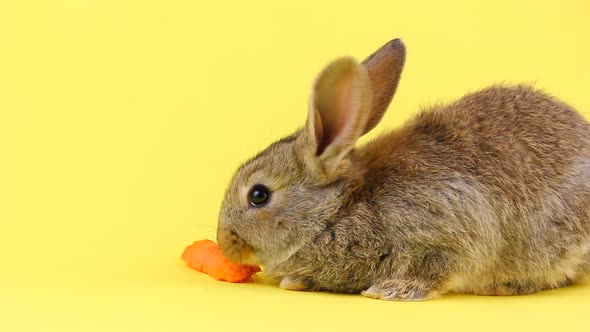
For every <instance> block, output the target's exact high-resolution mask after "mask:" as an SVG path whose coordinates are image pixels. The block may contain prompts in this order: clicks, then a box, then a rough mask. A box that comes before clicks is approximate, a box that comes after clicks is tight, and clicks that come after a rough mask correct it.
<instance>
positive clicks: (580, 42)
mask: <svg viewBox="0 0 590 332" xmlns="http://www.w3.org/2000/svg"><path fill="white" fill-rule="evenodd" d="M394 37H403V38H404V40H405V42H406V45H407V48H408V60H407V66H406V70H405V72H404V75H403V78H402V81H401V85H400V88H399V90H398V93H397V96H396V98H395V100H394V103H393V105H392V107H391V108H390V112H389V113H388V114H387V116H386V117H385V119H384V121H383V122H382V123H381V125H380V126H379V127H378V129H377V131H380V130H384V129H386V128H391V127H393V126H397V125H400V124H401V123H402V121H403V120H404V119H407V118H408V116H410V115H411V114H412V113H413V112H416V110H417V109H418V108H419V105H427V104H429V103H434V102H438V101H448V100H452V98H456V97H459V96H460V95H462V94H464V93H465V92H467V91H470V90H473V89H477V88H480V87H483V86H485V85H488V84H490V83H493V82H498V81H506V82H518V81H528V82H536V84H537V86H538V87H540V88H544V89H547V90H548V91H550V92H551V93H552V94H554V95H557V96H559V97H561V98H562V99H563V100H565V101H566V102H569V103H570V104H572V105H573V106H574V107H576V108H578V109H579V110H580V111H583V112H585V114H590V113H589V112H590V98H589V97H588V96H589V93H590V61H589V59H590V2H589V1H588V0H579V1H540V0H538V1H510V0H496V1H485V2H481V1H469V0H465V1H434V0H433V1H416V0H404V1H392V0H389V1H370V0H363V1H331V2H324V1H320V0H297V1H214V0H206V1H204V0H192V1H191V0H184V1H176V0H175V1H172V0H168V1H164V0H163V1H145V0H144V1H121V0H119V1H117V0H112V1H106V0H105V1H100V0H94V1H90V0H88V1H82V0H79V1H63V0H59V1H58V0H55V1H8V0H6V1H2V2H0V158H1V159H0V331H70V330H71V331H94V330H96V331H119V330H120V331H151V330H155V331H183V330H186V331H205V330H218V329H221V330H222V331H224V330H229V329H235V330H237V331H241V330H255V329H257V330H264V331H266V330H268V331H283V330H289V331H302V330H308V329H323V330H328V329H329V330H335V331H340V330H347V329H357V330H367V331H369V330H387V331H405V330H423V329H427V328H428V329H429V330H433V331H437V330H461V329H469V330H490V331H493V330H499V329H502V330H529V329H535V330H568V331H572V330H580V331H582V330H585V331H590V320H589V319H588V315H589V314H590V285H588V284H586V285H580V286H576V287H571V288H567V289H562V290H556V291H549V292H543V293H541V294H538V295H534V296H526V297H511V298H493V297H476V296H460V295H454V296H447V297H443V298H442V299H440V300H436V301H431V302H425V303H389V302H381V301H375V300H369V299H365V298H363V297H361V296H342V295H333V294H315V293H314V294H310V293H291V292H286V291H282V290H280V289H278V288H277V287H276V286H273V285H267V284H263V283H256V284H243V285H234V284H227V283H220V282H215V281H213V280H212V279H210V278H209V277H208V276H205V275H202V274H200V273H197V272H195V271H193V270H190V269H189V268H187V267H186V266H185V265H184V264H182V262H181V261H180V260H179V255H180V253H181V251H182V249H183V248H184V246H185V245H187V244H188V243H190V242H191V241H193V240H197V239H202V238H212V237H213V236H214V232H215V225H216V218H217V211H218V208H219V203H220V201H221V198H222V195H223V192H224V189H225V186H226V185H227V183H228V181H229V179H230V176H231V175H232V173H233V171H234V170H235V168H236V166H238V165H239V163H240V162H242V161H243V160H245V159H246V158H247V157H249V156H250V155H252V154H253V153H255V152H256V151H258V150H259V149H261V148H263V147H264V146H266V145H267V144H268V143H269V142H271V141H272V140H275V139H277V138H280V137H281V136H283V135H286V134H288V133H290V132H291V131H292V130H294V129H295V128H296V127H298V126H299V125H301V124H302V123H303V121H304V120H305V113H306V105H307V98H308V95H309V88H310V86H311V82H312V80H313V78H314V75H315V74H316V73H317V72H318V71H319V70H321V69H322V67H323V66H324V65H325V64H326V63H327V62H328V61H330V60H331V59H333V58H335V57H337V56H341V55H353V56H355V57H357V58H359V59H360V58H363V57H364V56H366V55H368V54H369V53H371V52H372V51H374V50H375V49H376V48H377V47H379V46H381V45H382V44H383V43H385V42H386V41H388V40H389V39H391V38H394ZM303 326H304V327H303Z"/></svg>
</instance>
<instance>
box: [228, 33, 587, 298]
mask: <svg viewBox="0 0 590 332" xmlns="http://www.w3.org/2000/svg"><path fill="white" fill-rule="evenodd" d="M404 60H405V47H404V44H403V43H402V42H401V40H399V39H395V40H392V41H390V42H389V43H387V44H386V45H384V46H383V47H382V48H381V49H379V50H378V51H377V52H375V53H374V54H373V55H371V56H370V57H369V58H368V59H366V60H365V61H364V62H363V63H362V64H359V63H357V62H356V61H355V60H353V59H352V58H341V59H339V60H336V61H334V62H333V63H331V64H330V65H329V66H328V67H327V68H326V69H325V70H324V71H323V72H322V73H321V74H320V75H319V77H318V78H317V80H316V82H315V85H314V87H313V91H312V96H311V103H310V108H309V116H308V119H307V123H306V126H305V128H303V129H301V130H298V131H296V132H295V133H294V134H293V135H291V136H289V137H286V138H284V139H282V140H280V141H278V142H276V143H274V144H272V145H271V146H270V147H268V148H267V149H266V150H264V151H263V152H262V153H260V154H259V155H257V156H256V157H254V158H253V159H251V160H250V161H248V162H247V163H245V164H244V165H243V166H242V167H241V168H240V169H239V170H238V171H237V173H236V174H235V176H234V178H233V180H232V182H231V184H230V186H229V188H228V190H227V193H226V197H225V200H224V202H223V204H222V208H221V212H220V218H219V228H218V242H219V244H220V245H221V247H222V248H223V250H224V252H225V254H226V255H227V256H228V257H229V258H231V259H233V260H235V261H237V262H241V263H255V264H262V265H264V266H265V273H266V274H268V275H269V276H271V277H274V278H277V279H280V280H281V282H280V286H281V287H282V288H285V289H289V290H325V291H334V292H344V293H358V292H361V293H362V294H363V295H365V296H368V297H372V298H379V299H385V300H424V299H429V298H432V297H435V296H437V295H439V294H444V293H448V292H455V293H469V294H481V295H514V294H529V293H534V292H537V291H540V290H543V289H550V288H556V287H562V286H564V285H567V284H569V283H571V282H575V281H577V280H580V279H581V278H582V277H584V275H585V274H588V272H589V271H590V125H589V123H588V122H586V121H585V120H584V118H583V117H582V116H581V115H579V114H578V113H576V112H575V111H574V110H573V109H572V108H571V107H569V106H568V105H566V104H564V103H562V102H560V101H558V100H556V99H554V98H552V97H550V96H548V95H545V94H543V93H541V92H538V91H535V90H533V89H532V88H530V87H527V86H514V87H506V86H493V87H490V88H487V89H485V90H481V91H479V92H476V93H472V94H469V95H467V96H465V97H463V98H461V99H460V100H458V101H456V102H454V103H452V104H449V105H446V106H436V107H432V108H430V109H428V110H425V111H422V112H420V113H419V114H418V115H417V116H415V117H414V118H413V119H412V120H410V121H409V122H408V123H406V124H405V125H404V126H402V127H401V128H399V129H396V130H393V131H391V132H389V133H387V134H385V135H382V136H380V137H378V138H376V139H375V140H373V141H371V142H369V143H367V144H366V145H364V146H362V147H360V148H358V149H355V148H354V146H355V143H356V141H357V140H358V138H359V137H360V136H362V135H363V134H365V133H367V132H368V131H370V130H371V129H373V127H375V126H376V125H377V123H378V122H379V121H380V119H381V118H382V116H383V114H384V112H385V111H386V109H387V107H388V105H389V103H390V101H391V99H392V97H393V94H394V92H395V90H396V88H397V85H398V82H399V79H400V75H401V72H402V68H403V65H404Z"/></svg>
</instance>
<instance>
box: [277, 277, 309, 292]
mask: <svg viewBox="0 0 590 332" xmlns="http://www.w3.org/2000/svg"><path fill="white" fill-rule="evenodd" d="M279 287H281V288H282V289H286V290H290V291H308V290H311V285H310V281H309V280H308V279H307V278H303V277H292V276H287V277H284V278H283V280H281V283H280V284H279Z"/></svg>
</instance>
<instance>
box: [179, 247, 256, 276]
mask: <svg viewBox="0 0 590 332" xmlns="http://www.w3.org/2000/svg"><path fill="white" fill-rule="evenodd" d="M181 258H182V260H183V261H185V262H186V263H187V264H188V265H190V266H191V267H192V268H194V269H196V270H198V271H200V272H203V273H206V274H208V275H210V276H211V277H213V278H214V279H215V280H221V281H229V282H244V281H249V280H251V277H252V275H254V274H255V273H257V272H260V267H258V266H256V265H241V264H236V263H234V262H232V261H230V260H229V259H227V258H225V256H223V251H222V250H221V248H220V247H219V246H218V245H217V243H215V242H213V241H211V240H201V241H196V242H194V243H193V244H191V245H189V246H188V247H186V249H184V252H183V253H182V256H181Z"/></svg>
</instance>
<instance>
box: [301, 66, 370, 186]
mask: <svg viewBox="0 0 590 332" xmlns="http://www.w3.org/2000/svg"><path fill="white" fill-rule="evenodd" d="M370 104H371V90H370V85H369V77H368V74H367V71H366V69H365V67H364V66H363V65H361V64H359V63H358V62H356V61H355V60H354V59H352V58H349V57H346V58H341V59H338V60H336V61H334V62H332V63H331V64H330V65H328V67H327V68H326V69H324V71H323V72H322V73H321V74H320V75H319V76H318V78H317V80H316V82H315V85H314V88H313V91H312V96H311V102H310V108H309V115H308V118H307V124H306V129H305V131H306V136H307V138H308V139H307V140H306V141H307V143H306V146H305V147H304V149H306V150H307V152H308V153H307V155H308V156H309V158H310V159H311V160H312V162H313V163H314V164H315V165H314V166H319V168H320V171H321V172H322V173H324V175H330V174H331V173H334V171H335V170H336V169H337V168H338V165H339V163H340V162H341V160H342V158H343V157H344V156H345V155H346V154H347V153H348V152H349V151H350V150H351V149H352V148H353V147H354V144H355V142H356V141H357V139H358V138H359V137H360V136H361V135H362V134H363V130H364V129H365V127H366V124H367V119H368V114H369V109H370Z"/></svg>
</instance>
